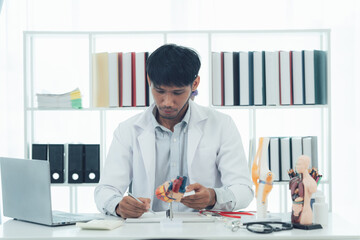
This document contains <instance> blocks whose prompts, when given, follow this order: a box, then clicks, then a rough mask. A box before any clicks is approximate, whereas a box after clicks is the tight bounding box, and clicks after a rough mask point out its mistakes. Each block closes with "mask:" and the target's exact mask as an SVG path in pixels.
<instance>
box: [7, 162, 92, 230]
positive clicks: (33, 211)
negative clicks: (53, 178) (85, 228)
mask: <svg viewBox="0 0 360 240" xmlns="http://www.w3.org/2000/svg"><path fill="white" fill-rule="evenodd" d="M0 163H1V165H0V166H1V183H2V198H3V214H4V216H6V217H11V218H14V219H17V220H22V221H27V222H32V223H38V224H43V225H47V226H61V225H70V224H75V223H76V222H86V221H90V220H93V219H95V217H94V216H90V215H81V214H72V213H66V212H60V211H52V208H51V189H50V164H49V162H48V161H44V160H32V159H17V158H0Z"/></svg>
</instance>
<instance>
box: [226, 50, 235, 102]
mask: <svg viewBox="0 0 360 240" xmlns="http://www.w3.org/2000/svg"><path fill="white" fill-rule="evenodd" d="M224 88H225V91H224V95H225V103H224V105H225V106H234V65H233V53H232V52H224Z"/></svg>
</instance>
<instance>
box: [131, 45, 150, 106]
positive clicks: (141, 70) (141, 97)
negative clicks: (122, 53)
mask: <svg viewBox="0 0 360 240" xmlns="http://www.w3.org/2000/svg"><path fill="white" fill-rule="evenodd" d="M145 60H146V59H145V52H139V53H136V54H135V76H134V77H135V82H136V84H135V85H136V106H145V104H146V84H147V83H146V76H145V74H146V70H145V67H146V66H145ZM133 67H134V66H133Z"/></svg>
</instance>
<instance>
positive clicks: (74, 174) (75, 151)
mask: <svg viewBox="0 0 360 240" xmlns="http://www.w3.org/2000/svg"><path fill="white" fill-rule="evenodd" d="M83 149H84V146H83V144H69V154H68V156H69V158H68V159H69V164H68V165H69V167H68V183H83V182H84V173H83V165H84V163H83Z"/></svg>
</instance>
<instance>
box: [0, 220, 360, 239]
mask: <svg viewBox="0 0 360 240" xmlns="http://www.w3.org/2000/svg"><path fill="white" fill-rule="evenodd" d="M359 229H360V224H359V223H352V224H350V223H347V222H346V221H345V220H344V219H339V218H336V217H333V216H332V215H331V214H330V215H329V225H328V226H327V227H326V228H324V229H319V230H310V231H305V230H298V229H294V230H290V231H282V232H277V233H271V234H255V233H251V232H248V231H247V230H245V229H239V230H238V231H237V232H232V231H231V230H230V229H228V228H225V227H224V223H223V222H220V221H216V222H214V223H183V225H182V228H180V229H176V228H168V229H162V228H161V227H160V224H159V223H126V224H124V225H123V226H121V227H119V228H117V229H114V230H112V231H106V230H104V231H99V230H81V229H80V228H78V227H76V226H74V225H71V226H61V227H46V226H42V225H37V224H32V223H26V222H21V221H16V220H8V221H6V222H4V223H3V224H2V225H0V238H1V239H11V240H14V239H62V240H64V239H144V238H146V239H154V238H155V239H162V238H163V239H169V238H175V239H176V238H181V239H186V238H190V239H267V240H269V239H292V240H296V239H306V240H310V239H360V230H359Z"/></svg>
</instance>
